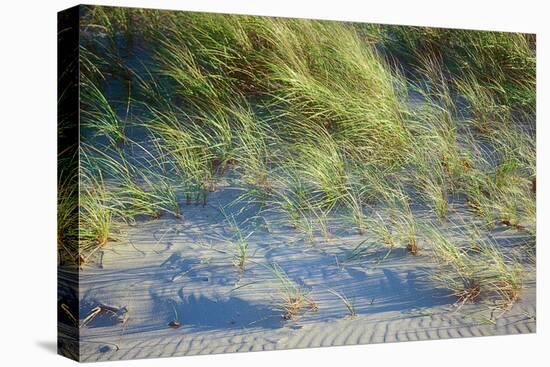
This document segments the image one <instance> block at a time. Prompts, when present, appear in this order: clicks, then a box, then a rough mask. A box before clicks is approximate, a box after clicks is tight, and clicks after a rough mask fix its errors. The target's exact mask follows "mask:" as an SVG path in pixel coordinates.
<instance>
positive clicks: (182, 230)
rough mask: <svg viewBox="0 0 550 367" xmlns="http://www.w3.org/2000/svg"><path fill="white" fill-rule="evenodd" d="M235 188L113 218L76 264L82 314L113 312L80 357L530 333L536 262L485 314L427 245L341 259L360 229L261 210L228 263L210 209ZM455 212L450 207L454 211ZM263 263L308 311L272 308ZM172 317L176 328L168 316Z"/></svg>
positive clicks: (421, 212)
mask: <svg viewBox="0 0 550 367" xmlns="http://www.w3.org/2000/svg"><path fill="white" fill-rule="evenodd" d="M239 193H241V191H240V190H238V188H236V187H235V185H234V183H232V182H231V181H230V180H225V181H223V182H221V183H220V184H219V185H218V187H217V190H216V192H213V193H211V195H210V197H209V203H208V205H207V206H206V207H202V205H198V206H195V205H193V204H192V205H185V204H182V212H183V218H175V217H172V216H170V215H164V216H162V217H161V218H160V219H157V220H147V221H140V222H139V223H138V224H137V225H134V226H129V225H122V226H120V228H119V234H118V235H117V237H118V241H111V242H109V243H108V245H107V246H106V247H105V248H104V249H102V250H101V251H100V252H98V254H97V255H98V256H97V259H96V261H97V263H96V264H92V265H88V266H86V267H84V269H83V270H82V271H81V273H80V301H81V314H80V319H81V320H82V319H84V318H85V317H86V315H87V314H88V313H89V312H90V310H92V309H93V308H94V307H96V306H97V305H105V306H109V307H112V308H113V309H116V310H118V314H117V315H114V314H112V313H109V312H107V313H102V314H99V315H98V316H96V317H95V318H93V319H92V320H90V321H89V322H88V323H87V324H86V325H84V326H82V328H81V329H80V333H81V335H80V337H81V344H80V348H81V356H80V358H81V360H82V361H86V362H92V361H103V360H120V359H130V358H150V357H169V356H184V355H197V354H212V353H229V352H245V351H261V350H276V349H288V348H306V347H308V348H309V347H322V346H336V345H353V344H368V343H382V342H397V341H414V340H429V339H446V338H458V337H472V336H487V335H503V334H522V333H532V332H535V331H536V316H535V315H536V306H535V305H536V302H535V269H534V264H531V263H529V262H526V263H525V264H524V266H525V269H526V279H525V289H524V290H523V291H522V294H521V297H520V299H519V300H518V301H517V302H516V303H515V304H514V305H513V307H512V308H511V309H510V310H508V311H507V312H505V313H504V314H502V315H499V313H498V312H494V313H493V314H491V310H490V309H489V307H488V305H487V304H486V303H478V304H467V305H464V306H463V307H462V308H460V309H458V307H457V305H456V304H455V302H456V299H455V298H453V297H452V296H450V295H449V293H448V291H446V290H444V289H438V288H437V287H435V286H434V284H433V283H432V282H430V280H429V279H428V278H427V277H426V274H427V272H429V271H430V269H432V270H433V269H434V268H435V265H434V263H433V261H432V259H431V257H430V255H429V251H428V249H426V248H424V250H423V251H421V252H420V255H419V256H412V255H411V254H409V253H408V252H407V251H406V250H405V249H399V248H398V249H395V250H394V251H392V252H391V253H390V254H389V256H387V258H386V259H384V260H383V261H379V260H380V259H381V258H382V257H383V256H384V255H386V250H379V251H377V250H372V251H369V252H368V255H367V256H364V257H362V258H359V259H354V260H349V261H346V258H347V257H349V254H350V253H351V251H352V249H353V248H354V247H355V246H356V245H357V244H358V243H359V242H360V241H362V240H363V239H364V238H365V236H368V234H367V235H364V236H360V235H358V234H356V233H354V232H353V231H352V230H350V231H349V232H345V231H343V230H341V229H338V228H341V227H345V226H339V225H338V221H337V220H336V219H335V222H334V224H333V228H334V232H335V234H334V235H333V238H329V239H325V238H323V237H321V236H320V234H319V233H316V234H315V238H314V239H313V241H308V240H307V239H304V238H303V237H304V236H303V235H300V234H299V233H297V232H296V230H294V229H292V228H288V227H285V226H284V225H280V224H277V223H278V220H279V219H280V218H277V216H276V215H271V216H267V223H268V225H267V226H264V227H263V228H261V227H259V228H256V229H255V230H254V231H253V233H252V234H251V235H250V237H249V239H248V242H249V244H250V248H249V253H250V254H251V255H250V256H251V259H250V260H251V261H250V262H248V263H247V264H246V267H245V270H244V271H240V270H239V269H238V268H237V267H236V266H235V265H234V264H233V247H232V246H233V245H232V244H231V243H230V242H229V241H228V239H230V238H231V236H232V232H231V229H230V226H229V225H228V223H227V221H226V220H225V217H224V216H223V215H222V213H221V212H220V210H219V208H220V207H221V206H223V205H227V204H228V203H229V202H231V201H232V200H234V199H235V198H236V197H237V195H239ZM181 202H182V203H184V202H185V200H182V201H181ZM415 211H416V213H415V215H416V216H417V217H419V218H421V217H422V216H429V215H430V214H429V213H428V211H427V210H426V209H421V208H419V209H417V210H415ZM461 211H463V209H461V208H460V207H456V208H455V210H454V211H453V212H454V213H455V215H460V213H461ZM462 214H464V213H462ZM244 215H245V216H246V215H247V214H246V213H244ZM449 223H453V220H452V218H451V220H450V221H449ZM449 225H450V224H449ZM266 227H267V228H266ZM251 228H252V227H251ZM243 232H244V233H245V234H248V233H249V232H247V231H246V230H243ZM495 236H496V238H497V239H498V243H499V244H501V245H502V249H503V251H514V245H516V244H519V243H520V242H521V241H524V240H525V238H524V237H523V235H522V234H521V233H519V232H517V231H515V230H504V229H502V230H499V231H496V234H495ZM421 246H422V244H421ZM272 263H276V264H278V265H279V266H280V267H281V268H282V269H283V270H284V271H285V272H286V273H287V274H288V276H289V278H291V279H292V280H293V281H295V282H296V283H298V284H299V285H300V286H302V287H303V288H304V289H305V290H307V291H308V292H309V295H310V297H311V298H313V299H314V300H315V301H316V302H317V305H318V310H317V311H311V310H308V311H306V312H305V313H304V314H303V315H302V316H301V317H298V318H296V319H292V320H284V319H283V318H282V317H281V314H282V313H281V311H280V310H278V309H276V307H275V306H274V303H276V301H277V295H278V292H279V288H278V283H277V282H276V281H275V279H274V275H273V274H272V272H271V271H270V270H269V267H268V266H269V264H272ZM330 290H336V291H338V292H340V293H343V294H345V295H346V297H348V298H349V299H353V300H354V301H355V305H356V312H357V316H356V317H353V318H352V317H350V316H349V315H348V312H347V309H346V307H345V305H344V303H343V302H342V300H340V299H339V298H338V297H337V296H335V295H334V294H332V293H331V292H330ZM174 320H177V321H178V322H179V324H180V326H179V327H178V328H174V327H171V326H170V325H169V324H170V323H171V322H172V326H174V324H173V321H174Z"/></svg>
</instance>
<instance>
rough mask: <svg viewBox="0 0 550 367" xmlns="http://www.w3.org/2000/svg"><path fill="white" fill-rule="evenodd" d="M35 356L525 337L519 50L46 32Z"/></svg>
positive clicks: (308, 35)
mask: <svg viewBox="0 0 550 367" xmlns="http://www.w3.org/2000/svg"><path fill="white" fill-rule="evenodd" d="M58 25H59V26H58V28H59V32H58V49H59V53H58V91H59V93H58V110H59V113H58V241H57V242H58V243H57V245H58V350H59V353H60V354H62V355H64V356H67V357H69V358H73V359H76V360H79V361H86V362H91V361H103V360H120V359H130V358H146V357H147V358H149V357H169V356H184V355H195V354H211V353H229V352H244V351H260V350H276V349H289V348H309V347H321V346H322V347H328V346H336V345H354V344H368V343H382V342H395V341H413V340H425V339H444V338H457V337H472V336H483V335H502V334H518V333H532V332H535V330H536V302H535V293H536V292H535V280H536V277H535V258H536V240H535V238H536V205H535V202H536V152H535V140H536V139H535V120H536V106H535V100H536V88H535V86H536V75H535V69H536V57H535V45H536V38H535V35H532V34H520V33H501V32H489V31H473V30H460V29H442V28H428V27H410V26H395V25H380V24H367V23H351V22H337V21H326V20H322V21H321V20H308V19H290V18H275V17H260V16H245V15H226V14H212V13H197V12H186V11H169V10H151V9H138V8H117V7H103V6H77V7H74V8H71V9H68V10H65V11H62V12H60V13H59V15H58Z"/></svg>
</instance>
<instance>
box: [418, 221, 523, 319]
mask: <svg viewBox="0 0 550 367" xmlns="http://www.w3.org/2000/svg"><path fill="white" fill-rule="evenodd" d="M427 233H428V237H429V241H430V243H431V245H432V251H433V254H434V257H435V259H436V260H437V262H438V264H439V266H440V270H439V271H437V272H435V273H431V274H430V277H431V279H432V280H433V281H435V282H436V283H437V284H439V285H441V286H442V287H444V288H447V289H449V290H450V291H451V293H452V294H453V295H455V296H456V297H457V303H458V305H459V308H460V307H462V306H463V305H464V304H465V303H471V302H476V301H478V300H480V299H486V300H489V301H492V302H494V303H496V304H497V305H498V306H499V307H500V308H502V309H506V308H508V307H510V306H511V305H512V304H513V302H514V301H515V300H516V299H517V298H518V297H519V295H520V291H521V288H522V286H523V285H522V279H523V276H522V274H523V270H522V268H521V266H520V265H519V263H518V262H516V261H514V260H513V259H510V258H507V257H506V256H504V255H503V254H502V252H501V251H499V250H498V249H497V247H496V245H495V244H493V243H491V242H490V241H488V240H485V239H482V238H481V237H477V238H474V239H473V241H474V245H472V243H471V242H470V243H469V244H458V243H456V241H455V240H453V239H452V238H451V237H449V235H448V234H445V233H443V232H442V231H440V230H439V229H437V227H429V228H427ZM472 233H479V232H478V231H476V232H472ZM470 241H472V240H470Z"/></svg>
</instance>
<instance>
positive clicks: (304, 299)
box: [271, 264, 318, 320]
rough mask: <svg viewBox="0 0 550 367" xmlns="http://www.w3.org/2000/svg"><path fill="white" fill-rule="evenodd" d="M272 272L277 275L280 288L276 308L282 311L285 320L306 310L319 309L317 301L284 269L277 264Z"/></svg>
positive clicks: (295, 316)
mask: <svg viewBox="0 0 550 367" xmlns="http://www.w3.org/2000/svg"><path fill="white" fill-rule="evenodd" d="M271 272H272V274H273V275H274V276H275V278H276V280H277V283H278V288H279V301H277V302H276V304H275V308H276V309H277V310H279V311H281V312H282V315H281V317H282V318H283V319H284V320H292V319H295V318H297V317H299V316H300V315H302V314H303V313H304V312H305V311H307V310H309V311H317V309H318V306H317V303H316V302H315V301H314V300H313V298H311V297H310V296H309V294H308V293H307V292H306V291H305V290H304V289H303V288H302V287H300V286H299V285H298V284H296V283H295V282H294V281H292V280H291V279H290V278H289V277H288V275H287V274H286V273H285V272H284V270H283V269H281V267H280V266H279V265H277V264H272V265H271Z"/></svg>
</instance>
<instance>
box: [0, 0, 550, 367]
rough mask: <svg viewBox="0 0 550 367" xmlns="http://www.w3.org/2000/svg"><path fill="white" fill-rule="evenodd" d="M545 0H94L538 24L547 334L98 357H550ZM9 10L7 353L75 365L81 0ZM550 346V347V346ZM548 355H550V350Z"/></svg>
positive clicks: (2, 213) (430, 362)
mask: <svg viewBox="0 0 550 367" xmlns="http://www.w3.org/2000/svg"><path fill="white" fill-rule="evenodd" d="M545 2H546V1H538V2H537V1H525V0H524V1H504V0H501V1H483V0H477V1H470V0H458V1H457V0H455V1H452V2H444V1H443V0H439V1H420V0H416V1H415V0H408V1H407V0H403V1H392V0H376V1H372V2H367V1H364V0H363V1H345V0H336V1H312V2H309V3H308V2H307V1H298V0H288V1H287V0H284V1H283V0H271V1H259V0H256V1H244V0H226V1H210V0H180V1H166V0H164V1H158V0H157V1H137V0H130V1H105V2H97V1H90V2H89V3H92V4H96V3H98V4H104V5H128V6H138V7H139V6H141V7H156V8H167V9H181V10H203V11H216V12H228V13H244V14H258V15H280V16H293V17H310V18H324V19H336V20H356V21H366V22H380V23H395V24H410V25H430V26H444V27H462V28H473V29H491V30H505V31H519V32H530V33H537V34H538V37H537V54H538V55H537V69H538V70H537V72H538V91H537V93H538V94H537V97H538V99H537V102H538V103H537V105H538V118H537V122H538V123H537V125H538V126H537V129H538V130H537V133H538V134H537V135H538V136H537V138H538V152H537V153H538V158H539V162H538V165H539V170H538V179H537V180H538V182H539V185H538V186H539V192H538V224H539V226H538V255H537V260H538V266H537V269H538V279H537V291H538V292H537V293H538V297H537V299H538V307H537V311H538V312H537V317H538V319H537V330H538V332H537V334H536V335H519V336H505V337H502V336H501V337H484V338H467V339H454V340H444V341H428V342H408V343H392V344H385V345H383V344H380V345H367V346H352V347H333V348H321V349H306V350H292V351H278V352H260V353H241V354H229V355H217V356H199V357H183V358H181V357H180V358H168V359H162V360H159V359H155V360H140V361H123V362H114V363H99V364H97V366H104V365H107V364H109V365H111V364H112V365H115V366H153V365H154V366H176V365H178V366H181V365H182V364H184V365H186V366H199V365H201V366H217V365H219V364H223V365H224V366H240V367H244V366H262V367H264V366H281V365H283V366H288V367H290V366H298V365H302V366H338V367H341V366H342V365H343V364H346V365H350V366H351V365H361V366H367V365H370V366H382V365H384V366H394V365H398V364H399V365H406V366H407V367H409V366H442V365H443V366H477V365H482V364H489V365H495V366H522V367H523V366H536V365H542V364H545V365H548V363H549V362H548V360H545V359H544V357H545V356H546V357H547V356H548V355H549V353H548V349H549V348H550V338H549V335H550V334H549V333H550V332H549V323H548V317H547V316H548V312H547V310H548V306H549V302H548V300H549V295H548V293H549V287H548V276H549V274H550V272H549V270H548V269H549V268H550V261H549V258H548V253H549V251H548V246H550V243H548V240H549V239H550V236H549V227H550V226H548V225H545V224H546V223H547V222H548V218H549V216H548V203H549V201H548V190H547V187H548V171H547V170H546V168H547V166H546V162H548V161H546V159H548V158H549V156H548V149H549V148H548V144H549V143H550V140H549V137H548V128H547V126H548V124H550V119H549V108H548V103H549V101H550V98H549V97H550V95H549V88H550V86H549V82H550V78H549V68H550V66H549V65H548V60H549V54H548V50H549V44H548V39H549V29H550V26H549V24H548V22H550V19H549V18H548V14H549V12H548V10H546V9H544V5H543V4H544V3H545ZM1 4H2V5H1V9H0V16H1V21H0V27H1V29H0V30H1V31H0V37H1V42H0V63H1V67H0V72H1V74H0V75H1V78H0V96H1V99H0V185H1V190H0V195H1V200H0V271H1V276H0V339H1V340H0V364H1V365H3V366H15V365H22V366H23V365H28V366H65V365H69V364H73V363H74V362H70V361H69V360H67V359H64V358H62V357H59V356H57V355H56V354H55V340H56V269H55V266H56V231H55V226H56V214H55V211H56V208H55V205H56V12H57V11H59V10H62V9H65V8H67V7H70V6H73V5H76V4H77V3H76V2H74V1H62V0H58V1H51V0H50V1H36V2H35V3H34V4H33V3H32V2H30V1H23V0H15V1H14V0H4V1H3V2H2V3H1ZM545 348H546V350H545ZM546 359H549V358H548V357H547V358H546Z"/></svg>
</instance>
